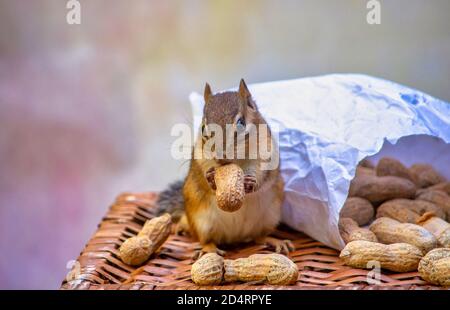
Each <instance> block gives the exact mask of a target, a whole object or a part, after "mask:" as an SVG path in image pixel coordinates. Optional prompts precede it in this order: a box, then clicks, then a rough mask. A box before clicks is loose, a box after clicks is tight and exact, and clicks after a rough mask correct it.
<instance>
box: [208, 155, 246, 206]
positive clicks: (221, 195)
mask: <svg viewBox="0 0 450 310" xmlns="http://www.w3.org/2000/svg"><path fill="white" fill-rule="evenodd" d="M214 179H215V182H216V188H217V189H216V199H217V206H218V207H219V208H220V209H222V210H224V211H227V212H234V211H237V210H239V209H240V208H241V206H242V204H243V202H244V197H245V191H244V172H243V171H242V169H241V167H239V166H238V165H235V164H228V165H224V166H220V167H217V168H216V173H215V177H214Z"/></svg>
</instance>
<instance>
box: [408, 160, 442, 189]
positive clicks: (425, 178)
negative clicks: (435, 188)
mask: <svg viewBox="0 0 450 310" xmlns="http://www.w3.org/2000/svg"><path fill="white" fill-rule="evenodd" d="M409 170H410V172H411V173H412V175H413V176H414V178H415V179H416V181H417V183H416V184H417V186H418V187H420V188H423V187H429V186H432V185H436V184H438V183H441V182H445V178H444V177H443V176H441V175H440V174H439V173H438V172H437V171H436V170H434V168H433V167H432V166H431V165H427V164H415V165H412V166H411V168H409Z"/></svg>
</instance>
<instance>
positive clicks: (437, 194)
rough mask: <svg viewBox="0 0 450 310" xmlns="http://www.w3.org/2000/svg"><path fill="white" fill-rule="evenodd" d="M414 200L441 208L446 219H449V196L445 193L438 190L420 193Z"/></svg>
mask: <svg viewBox="0 0 450 310" xmlns="http://www.w3.org/2000/svg"><path fill="white" fill-rule="evenodd" d="M416 199H418V200H424V201H428V202H432V203H434V204H435V205H437V206H438V207H440V208H442V210H444V211H445V214H446V218H447V219H450V196H449V195H447V194H446V193H445V192H443V191H439V190H426V191H423V192H421V193H420V194H419V195H418V197H417V198H416ZM444 219H445V218H444Z"/></svg>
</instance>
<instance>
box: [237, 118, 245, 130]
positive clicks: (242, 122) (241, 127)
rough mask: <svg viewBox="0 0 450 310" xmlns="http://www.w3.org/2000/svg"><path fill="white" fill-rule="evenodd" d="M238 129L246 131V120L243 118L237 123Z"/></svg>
mask: <svg viewBox="0 0 450 310" xmlns="http://www.w3.org/2000/svg"><path fill="white" fill-rule="evenodd" d="M236 127H237V130H238V131H242V130H245V119H244V118H243V117H240V118H239V119H238V120H237V121H236Z"/></svg>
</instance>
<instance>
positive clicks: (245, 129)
mask: <svg viewBox="0 0 450 310" xmlns="http://www.w3.org/2000/svg"><path fill="white" fill-rule="evenodd" d="M204 99H205V106H204V110H203V119H202V127H201V132H202V137H203V141H207V140H209V139H211V138H212V137H216V138H217V136H216V135H217V130H218V129H220V130H221V132H222V140H223V144H222V145H223V150H224V152H225V150H226V148H227V147H229V146H230V143H231V142H230V141H234V146H235V150H236V148H237V145H238V143H239V141H240V142H245V143H246V144H248V134H249V130H250V129H251V128H252V126H250V125H255V126H258V125H259V124H261V123H265V121H264V119H263V118H262V117H261V115H260V114H259V112H258V108H257V106H256V104H255V102H254V101H253V99H252V96H251V94H250V91H249V90H248V88H247V85H246V84H245V81H244V80H243V79H241V82H240V84H239V89H238V91H227V92H223V93H217V94H213V93H212V91H211V87H210V86H209V84H208V83H206V85H205V91H204ZM253 128H254V127H253ZM231 135H233V137H231ZM238 137H241V138H242V139H239V138H238ZM231 138H234V140H233V139H231ZM215 142H216V144H217V143H218V141H217V140H216V141H215ZM216 155H217V157H218V159H216V160H217V161H218V162H219V163H227V162H230V161H231V160H230V158H229V156H228V157H227V156H226V154H224V153H223V155H220V154H216ZM221 157H223V159H221Z"/></svg>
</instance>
